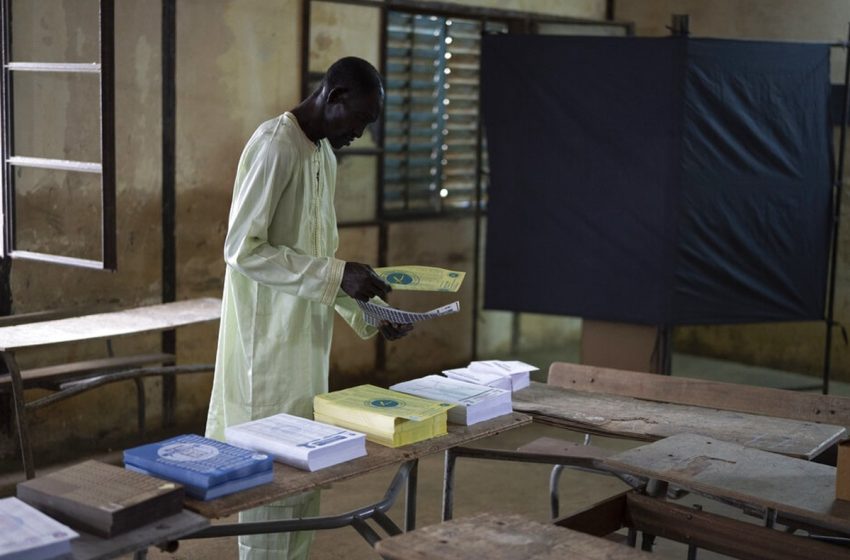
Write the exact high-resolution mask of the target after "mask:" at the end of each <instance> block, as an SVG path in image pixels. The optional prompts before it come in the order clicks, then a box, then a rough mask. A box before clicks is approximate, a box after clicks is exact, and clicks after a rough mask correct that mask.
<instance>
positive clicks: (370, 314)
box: [357, 300, 460, 327]
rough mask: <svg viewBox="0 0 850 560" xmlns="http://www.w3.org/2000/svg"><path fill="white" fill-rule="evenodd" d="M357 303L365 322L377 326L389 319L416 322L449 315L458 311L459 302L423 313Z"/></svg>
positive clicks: (358, 301) (395, 321)
mask: <svg viewBox="0 0 850 560" xmlns="http://www.w3.org/2000/svg"><path fill="white" fill-rule="evenodd" d="M357 305H359V306H360V309H362V310H363V315H365V317H366V323H367V324H369V325H372V326H373V327H377V326H378V324H379V323H380V322H381V321H389V322H390V323H407V324H409V323H418V322H419V321H427V320H428V319H436V318H437V317H442V316H444V315H451V314H452V313H457V312H458V311H460V302H457V301H455V302H452V303H450V304H448V305H444V306H442V307H438V308H437V309H432V310H431V311H425V312H424V313H415V312H413V311H403V310H401V309H396V308H395V307H390V306H389V305H378V304H375V303H371V302H367V301H360V300H357Z"/></svg>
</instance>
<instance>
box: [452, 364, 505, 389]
mask: <svg viewBox="0 0 850 560" xmlns="http://www.w3.org/2000/svg"><path fill="white" fill-rule="evenodd" d="M443 375H445V376H446V377H448V378H449V379H457V380H458V381H466V382H467V383H475V384H476V385H485V386H487V387H495V388H496V389H505V390H506V391H510V390H512V386H511V378H510V376H507V375H502V374H501V373H488V372H486V371H472V370H471V369H469V368H454V369H444V370H443Z"/></svg>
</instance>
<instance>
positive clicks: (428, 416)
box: [313, 385, 454, 447]
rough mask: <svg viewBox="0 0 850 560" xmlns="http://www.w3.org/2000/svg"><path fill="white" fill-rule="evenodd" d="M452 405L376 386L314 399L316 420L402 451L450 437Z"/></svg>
mask: <svg viewBox="0 0 850 560" xmlns="http://www.w3.org/2000/svg"><path fill="white" fill-rule="evenodd" d="M452 406H454V405H453V404H452V403H447V402H439V401H432V400H430V399H422V398H419V397H414V396H412V395H406V394H404V393H399V392H397V391H390V390H389V389H382V388H380V387H375V386H374V385H359V386H357V387H352V388H350V389H344V390H342V391H334V392H333V393H325V394H323V395H316V396H315V397H313V417H314V419H315V420H316V421H317V422H325V423H327V424H333V425H334V426H340V427H342V428H347V429H349V430H356V431H358V432H363V433H365V434H366V439H367V440H369V441H371V442H374V443H379V444H381V445H386V446H387V447H399V446H401V445H408V444H410V443H416V442H418V441H423V440H426V439H430V438H432V437H436V436H442V435H445V434H446V413H447V412H448V410H449V409H450V408H451V407H452Z"/></svg>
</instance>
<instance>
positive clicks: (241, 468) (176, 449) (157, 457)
mask: <svg viewBox="0 0 850 560" xmlns="http://www.w3.org/2000/svg"><path fill="white" fill-rule="evenodd" d="M124 467H125V468H126V469H128V470H132V471H136V472H140V473H143V474H147V475H151V476H155V477H157V478H163V479H166V480H171V481H174V482H179V483H180V484H182V485H183V486H184V488H185V490H186V494H188V495H189V496H191V497H192V498H196V499H198V500H212V499H214V498H219V497H221V496H226V495H227V494H232V493H233V492H238V491H240V490H245V489H247V488H253V487H254V486H259V485H260V484H265V483H268V482H271V481H272V479H273V477H274V473H273V471H272V469H273V467H274V459H273V458H272V457H271V456H269V455H267V454H265V453H257V452H256V451H251V450H248V449H242V448H241V447H236V446H233V445H230V444H227V443H224V442H221V441H217V440H214V439H208V438H205V437H201V436H198V435H194V434H187V435H182V436H177V437H173V438H171V439H167V440H164V441H160V442H157V443H150V444H147V445H141V446H139V447H134V448H132V449H127V450H126V451H124Z"/></svg>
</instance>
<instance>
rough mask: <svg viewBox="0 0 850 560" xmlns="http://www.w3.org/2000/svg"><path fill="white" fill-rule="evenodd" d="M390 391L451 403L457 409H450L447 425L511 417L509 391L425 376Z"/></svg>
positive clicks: (468, 424)
mask: <svg viewBox="0 0 850 560" xmlns="http://www.w3.org/2000/svg"><path fill="white" fill-rule="evenodd" d="M390 389H392V390H393V391H398V392H400V393H407V394H409V395H414V396H417V397H422V398H424V399H432V400H436V401H443V402H450V403H454V404H456V405H457V406H454V407H452V408H451V409H449V412H448V419H449V422H452V423H454V424H462V425H464V426H471V425H472V424H476V423H478V422H483V421H484V420H489V419H491V418H495V417H497V416H502V415H504V414H510V413H511V410H512V409H511V392H510V391H506V390H504V389H495V388H493V387H486V386H484V385H475V384H473V383H467V382H465V381H457V380H455V379H449V378H447V377H443V376H441V375H428V376H425V377H421V378H419V379H413V380H411V381H405V382H404V383H396V384H395V385H392V386H391V387H390Z"/></svg>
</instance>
